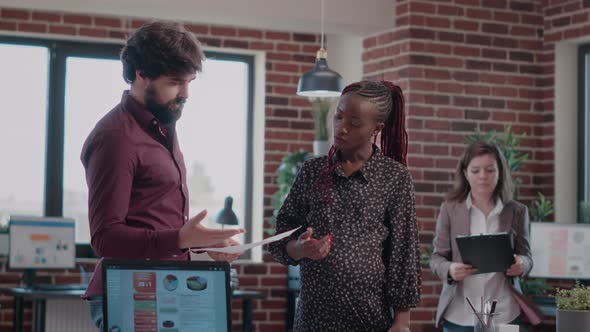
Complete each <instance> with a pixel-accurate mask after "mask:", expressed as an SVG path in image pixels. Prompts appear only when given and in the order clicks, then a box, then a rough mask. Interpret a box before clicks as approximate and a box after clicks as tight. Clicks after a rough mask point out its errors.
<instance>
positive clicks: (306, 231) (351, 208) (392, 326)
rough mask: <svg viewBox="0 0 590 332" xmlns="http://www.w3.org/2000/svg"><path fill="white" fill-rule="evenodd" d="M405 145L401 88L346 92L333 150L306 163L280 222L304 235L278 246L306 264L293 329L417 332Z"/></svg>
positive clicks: (382, 85) (416, 272)
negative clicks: (412, 319) (413, 315)
mask: <svg viewBox="0 0 590 332" xmlns="http://www.w3.org/2000/svg"><path fill="white" fill-rule="evenodd" d="M379 135H380V137H381V149H379V148H378V147H377V146H376V145H375V143H376V141H377V137H378V136H379ZM407 144H408V143H407V134H406V130H405V120H404V97H403V94H402V91H401V89H400V88H399V87H398V86H396V85H394V84H392V83H391V82H372V81H361V82H357V83H353V84H351V85H349V86H347V87H346V88H345V89H344V91H343V92H342V96H341V97H340V101H339V103H338V107H337V109H336V112H335V115H334V145H333V146H332V148H331V149H330V152H329V154H328V156H323V157H319V158H315V159H311V160H308V161H306V162H305V164H304V165H303V167H302V169H301V171H300V173H299V174H298V176H297V178H296V180H295V182H294V184H293V187H292V188H291V191H290V192H289V195H288V196H287V198H286V199H285V202H284V204H283V206H282V207H281V209H280V211H279V214H278V216H277V232H278V233H280V232H283V231H287V230H290V229H293V228H296V227H299V226H302V227H301V228H300V229H299V230H298V231H297V232H295V233H294V234H293V235H292V236H290V237H288V238H285V239H283V240H281V241H277V242H274V243H272V244H271V245H270V251H271V253H272V255H273V256H274V258H275V259H276V260H277V261H278V262H280V263H282V264H292V265H297V264H299V265H300V266H301V292H300V298H299V303H298V306H297V312H296V315H295V326H294V331H388V332H394V331H395V332H397V331H409V326H410V313H409V309H410V308H412V307H415V306H416V305H417V304H418V302H419V299H420V282H421V280H420V263H419V248H418V231H417V225H416V210H415V199H414V186H413V183H412V179H411V176H410V172H409V171H408V170H407V168H406V154H407Z"/></svg>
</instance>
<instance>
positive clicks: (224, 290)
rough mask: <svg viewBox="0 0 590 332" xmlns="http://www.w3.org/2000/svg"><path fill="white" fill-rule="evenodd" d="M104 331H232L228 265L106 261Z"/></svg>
mask: <svg viewBox="0 0 590 332" xmlns="http://www.w3.org/2000/svg"><path fill="white" fill-rule="evenodd" d="M102 268H103V279H102V280H103V320H104V332H132V331H157V332H189V331H190V332H192V331H212V332H227V331H231V293H230V286H229V280H230V276H229V264H228V263H225V262H208V261H151V260H146V261H121V260H103V262H102Z"/></svg>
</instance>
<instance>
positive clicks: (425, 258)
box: [420, 245, 433, 267]
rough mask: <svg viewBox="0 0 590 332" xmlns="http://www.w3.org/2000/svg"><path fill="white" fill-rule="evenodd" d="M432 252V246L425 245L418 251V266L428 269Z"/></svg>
mask: <svg viewBox="0 0 590 332" xmlns="http://www.w3.org/2000/svg"><path fill="white" fill-rule="evenodd" d="M432 251H433V248H432V245H426V246H424V247H422V248H421V249H420V265H422V266H423V267H428V265H430V258H431V257H432Z"/></svg>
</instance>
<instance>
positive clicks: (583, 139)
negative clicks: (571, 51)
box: [576, 44, 590, 221]
mask: <svg viewBox="0 0 590 332" xmlns="http://www.w3.org/2000/svg"><path fill="white" fill-rule="evenodd" d="M587 57H588V59H589V61H588V62H590V44H583V45H580V47H579V48H578V68H580V70H579V71H578V180H577V182H578V191H577V202H581V201H590V184H587V183H586V181H587V180H590V174H589V173H590V146H588V145H589V144H590V137H589V135H590V125H588V123H587V122H588V116H590V73H589V71H590V67H589V66H588V63H587V62H586V58H587ZM578 214H579V211H578V210H576V216H577V218H576V220H578V221H579V220H580V218H579V216H578Z"/></svg>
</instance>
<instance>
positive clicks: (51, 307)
mask: <svg viewBox="0 0 590 332" xmlns="http://www.w3.org/2000/svg"><path fill="white" fill-rule="evenodd" d="M45 309H46V311H45V332H97V331H98V329H97V328H96V327H94V323H92V319H91V318H90V310H89V309H88V304H87V303H86V301H83V300H81V299H80V300H78V299H73V300H65V299H51V300H50V299H48V300H47V302H46V307H45Z"/></svg>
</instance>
